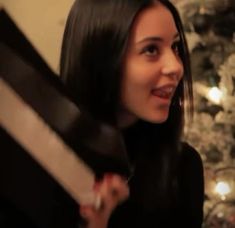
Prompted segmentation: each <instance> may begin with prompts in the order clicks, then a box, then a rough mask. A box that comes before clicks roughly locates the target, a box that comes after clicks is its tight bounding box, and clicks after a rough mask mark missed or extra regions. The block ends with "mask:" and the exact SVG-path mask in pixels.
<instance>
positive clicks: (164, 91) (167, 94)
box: [151, 86, 175, 100]
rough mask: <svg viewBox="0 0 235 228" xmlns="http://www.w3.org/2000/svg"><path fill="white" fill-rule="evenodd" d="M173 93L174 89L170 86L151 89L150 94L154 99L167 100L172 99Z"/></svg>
mask: <svg viewBox="0 0 235 228" xmlns="http://www.w3.org/2000/svg"><path fill="white" fill-rule="evenodd" d="M174 91H175V88H174V87H172V86H171V87H165V88H159V89H153V90H152V91H151V93H152V94H153V95H154V96H156V97H159V98H162V99H167V100H169V99H171V98H172V97H173V95H174Z"/></svg>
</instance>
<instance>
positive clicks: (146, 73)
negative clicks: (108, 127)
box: [119, 2, 183, 127]
mask: <svg viewBox="0 0 235 228" xmlns="http://www.w3.org/2000/svg"><path fill="white" fill-rule="evenodd" d="M179 42H180V37H179V34H178V31H177V28H176V25H175V22H174V19H173V16H172V14H171V12H170V11H169V10H168V9H167V8H166V7H165V6H164V5H162V4H161V3H159V2H157V3H156V4H155V5H154V6H151V7H149V8H147V9H145V10H143V11H142V12H141V13H140V14H139V15H138V16H137V18H136V20H135V22H134V24H133V27H132V30H131V32H130V39H129V43H128V49H127V52H126V55H125V58H124V62H123V69H122V70H123V71H122V72H123V75H122V77H123V78H122V84H121V107H120V115H119V117H120V118H119V122H120V126H121V127H125V126H128V125H130V124H131V123H133V122H135V121H136V120H137V119H142V120H145V121H148V122H152V123H162V122H164V121H165V120H166V119H167V118H168V113H169V107H170V104H171V100H172V97H173V95H174V92H175V90H176V87H177V86H178V84H179V81H180V80H181V78H182V75H183V65H182V62H181V59H180V57H179V53H178V46H179Z"/></svg>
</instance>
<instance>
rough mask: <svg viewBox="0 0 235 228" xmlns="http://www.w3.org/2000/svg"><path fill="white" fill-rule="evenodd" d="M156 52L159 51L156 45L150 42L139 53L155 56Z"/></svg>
mask: <svg viewBox="0 0 235 228" xmlns="http://www.w3.org/2000/svg"><path fill="white" fill-rule="evenodd" d="M158 52H159V49H158V47H157V46H156V45H155V44H150V45H148V46H146V47H144V48H143V50H142V52H141V53H142V54H145V55H147V56H156V55H157V54H158Z"/></svg>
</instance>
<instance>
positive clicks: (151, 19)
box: [61, 0, 204, 228]
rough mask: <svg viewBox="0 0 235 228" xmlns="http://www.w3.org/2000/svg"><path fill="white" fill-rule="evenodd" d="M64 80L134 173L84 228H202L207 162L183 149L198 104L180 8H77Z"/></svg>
mask: <svg viewBox="0 0 235 228" xmlns="http://www.w3.org/2000/svg"><path fill="white" fill-rule="evenodd" d="M61 76H62V79H63V81H64V82H65V84H66V86H67V87H68V89H69V91H70V92H71V94H72V97H73V99H74V100H75V102H76V103H77V104H78V106H79V107H82V108H84V109H85V110H87V111H89V112H90V113H91V114H92V115H93V117H94V118H96V119H98V120H100V121H103V122H106V123H109V124H111V125H113V126H115V127H116V128H118V129H120V131H121V133H122V135H123V138H124V141H125V144H126V148H127V152H128V156H129V160H130V163H131V165H132V168H133V176H132V178H131V179H130V180H129V182H128V184H127V183H126V181H125V180H123V178H122V177H120V176H119V175H117V174H113V175H106V176H105V178H104V179H103V181H101V182H100V183H99V184H98V185H97V186H98V187H97V188H96V191H97V194H100V195H101V197H102V198H103V202H104V207H103V208H102V209H100V210H98V211H97V210H95V209H93V208H92V207H90V206H86V205H82V206H81V207H80V214H81V216H82V217H83V218H84V219H85V220H86V221H87V223H86V226H87V227H97V228H104V227H112V228H114V227H119V228H121V227H122V228H124V227H142V228H145V227H146V228H147V227H151V228H153V227H161V228H164V227H187V228H189V227H190V228H193V227H195V228H196V227H197V228H199V227H201V224H202V218H203V193H204V186H203V169H202V161H201V159H200V156H199V155H198V153H197V152H196V151H195V150H194V149H193V148H192V147H190V146H189V145H188V144H186V143H183V142H181V134H182V131H183V125H184V118H185V114H188V115H189V116H190V115H191V114H192V108H193V107H192V103H193V102H192V99H193V98H192V79H191V74H190V61H189V55H188V50H187V44H186V41H185V37H184V33H183V29H182V24H181V21H180V18H179V15H178V13H177V11H176V9H175V8H174V6H173V5H172V4H171V3H170V2H169V1H167V0H99V1H97V0H77V1H75V3H74V5H73V6H72V9H71V11H70V14H69V17H68V21H67V24H66V29H65V33H64V39H63V46H62V55H61ZM185 107H186V108H185ZM114 190H115V191H114ZM114 193H115V194H114ZM126 198H127V199H126ZM124 199H126V200H125V201H124V202H122V201H123V200H124ZM120 202H122V203H120Z"/></svg>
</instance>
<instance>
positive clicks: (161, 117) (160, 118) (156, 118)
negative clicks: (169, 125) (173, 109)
mask: <svg viewBox="0 0 235 228" xmlns="http://www.w3.org/2000/svg"><path fill="white" fill-rule="evenodd" d="M168 116H169V112H168V111H167V112H158V113H154V114H153V115H146V117H145V118H144V120H145V121H147V122H150V123H155V124H161V123H164V122H166V121H167V119H168Z"/></svg>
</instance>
